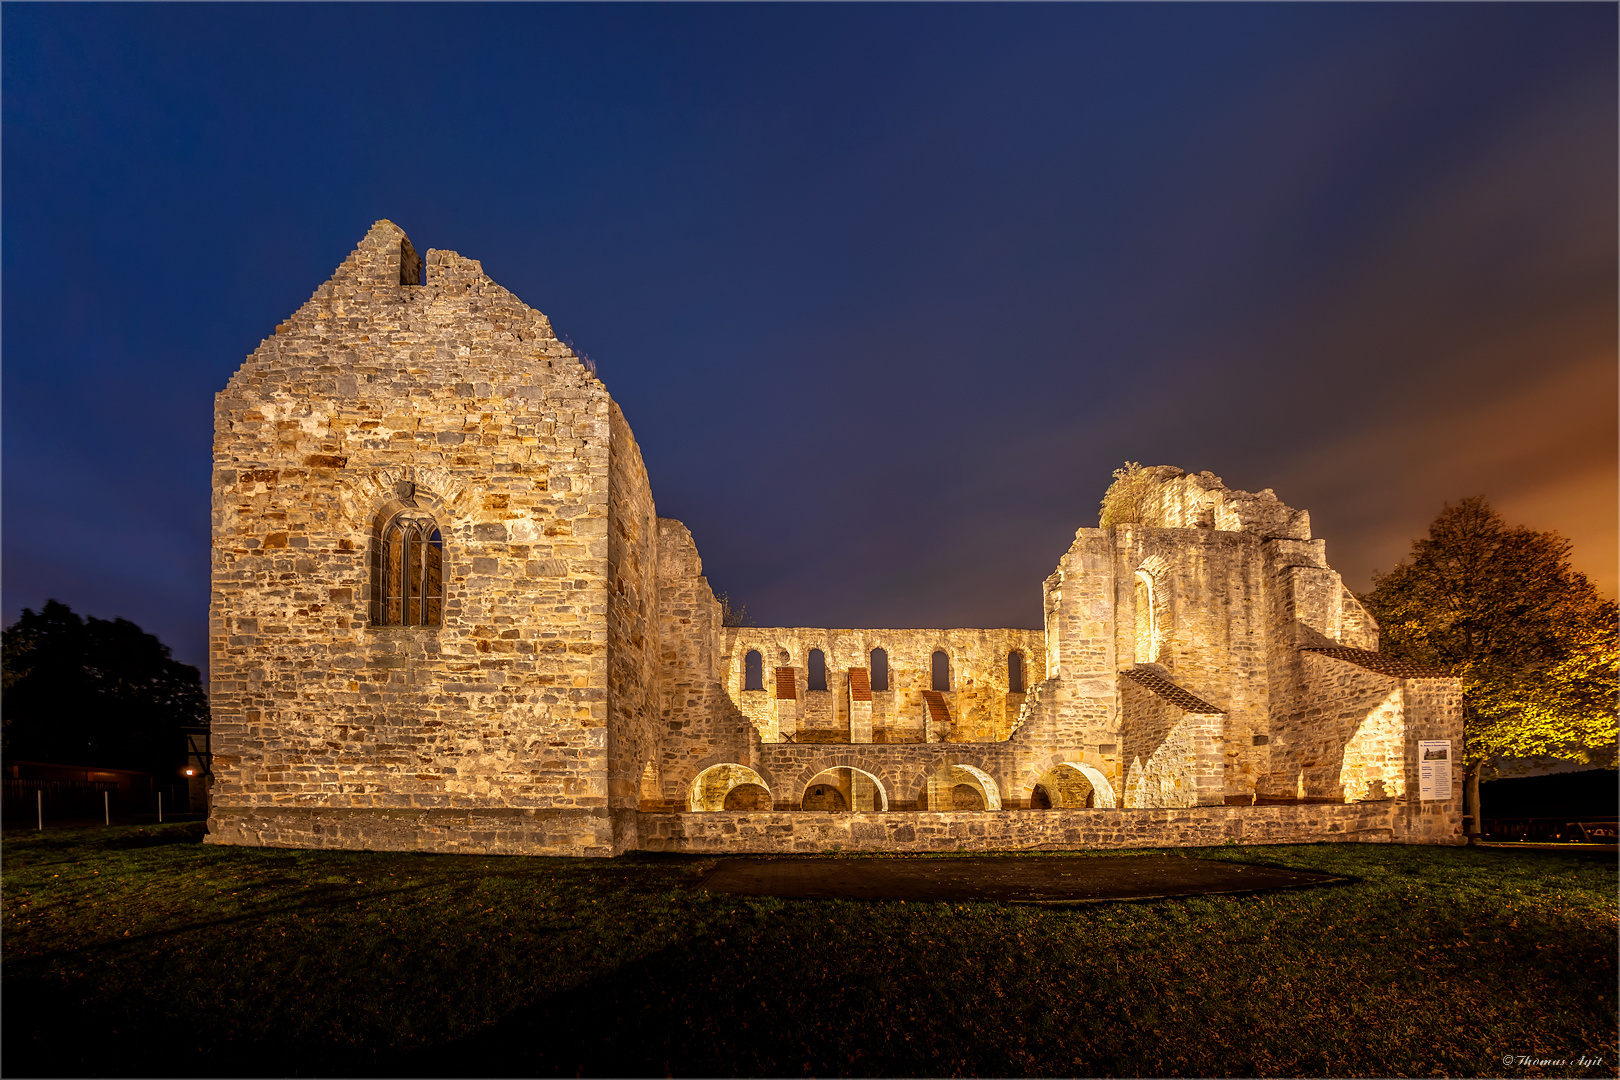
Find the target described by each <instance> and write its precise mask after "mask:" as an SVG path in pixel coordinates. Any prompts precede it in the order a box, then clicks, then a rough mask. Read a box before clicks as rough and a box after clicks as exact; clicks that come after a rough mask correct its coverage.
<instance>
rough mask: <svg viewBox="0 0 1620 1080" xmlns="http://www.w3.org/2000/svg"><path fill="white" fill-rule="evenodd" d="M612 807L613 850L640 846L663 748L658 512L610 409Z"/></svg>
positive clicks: (637, 451) (631, 443) (630, 443)
mask: <svg viewBox="0 0 1620 1080" xmlns="http://www.w3.org/2000/svg"><path fill="white" fill-rule="evenodd" d="M608 428H609V434H610V436H611V444H610V454H609V460H608V519H607V544H608V567H607V569H608V588H607V612H606V614H607V650H608V731H607V736H608V743H607V746H608V754H607V789H608V807H609V809H610V811H611V812H612V815H613V828H614V851H615V853H617V852H620V851H625V850H628V849H630V848H633V847H635V823H636V816H635V815H636V812H637V810H638V809H639V806H640V788H641V778H642V773H643V770H644V769H645V768H646V766H647V763H648V762H650V761H652V759H653V758H654V756H655V755H656V754H657V751H658V744H659V728H660V720H661V717H660V715H659V714H660V711H661V710H660V702H659V700H658V674H659V645H658V636H659V633H658V632H659V612H658V605H659V582H658V515H657V512H656V511H655V510H654V508H653V497H652V488H651V486H650V485H649V484H648V482H647V467H646V465H645V464H643V462H642V460H641V448H640V447H638V446H637V445H636V438H635V436H634V435H633V434H631V432H630V425H629V424H628V423H626V422H625V419H624V414H623V413H622V412H620V411H619V407H618V405H617V404H614V405H613V406H612V407H611V408H610V410H609V412H608Z"/></svg>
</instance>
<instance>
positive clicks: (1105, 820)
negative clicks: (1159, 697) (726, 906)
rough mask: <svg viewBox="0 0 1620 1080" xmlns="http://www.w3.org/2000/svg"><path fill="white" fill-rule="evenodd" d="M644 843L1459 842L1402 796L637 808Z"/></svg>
mask: <svg viewBox="0 0 1620 1080" xmlns="http://www.w3.org/2000/svg"><path fill="white" fill-rule="evenodd" d="M638 817H639V825H638V831H639V833H640V845H639V846H640V848H641V849H642V850H643V851H672V852H691V853H701V854H705V855H714V854H785V853H808V852H818V851H1069V850H1076V849H1085V848H1138V847H1211V846H1214V845H1217V844H1223V843H1225V842H1226V841H1228V840H1231V841H1234V842H1236V843H1240V844H1309V843H1315V842H1318V841H1324V840H1326V841H1351V842H1356V843H1389V842H1396V843H1403V842H1419V843H1439V844H1460V843H1462V842H1463V838H1462V836H1461V835H1460V829H1459V830H1458V834H1457V835H1455V836H1443V837H1442V836H1437V835H1434V834H1433V833H1429V834H1426V835H1422V836H1409V835H1408V829H1407V827H1406V823H1405V822H1406V818H1407V814H1406V812H1405V807H1404V806H1402V805H1401V804H1400V803H1399V802H1397V801H1396V800H1386V801H1383V802H1370V803H1348V804H1333V803H1312V804H1303V805H1296V806H1204V807H1189V808H1185V809H1167V810H1002V811H954V812H951V811H946V812H932V811H906V812H899V813H887V814H884V813H864V814H855V813H851V814H814V813H802V812H801V813H780V812H774V813H757V812H756V813H745V812H718V813H697V814H692V813H688V814H640V815H638Z"/></svg>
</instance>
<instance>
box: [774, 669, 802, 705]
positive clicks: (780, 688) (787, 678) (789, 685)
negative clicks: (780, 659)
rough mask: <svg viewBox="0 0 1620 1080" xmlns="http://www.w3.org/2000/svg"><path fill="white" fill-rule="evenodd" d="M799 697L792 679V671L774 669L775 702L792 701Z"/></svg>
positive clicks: (796, 686)
mask: <svg viewBox="0 0 1620 1080" xmlns="http://www.w3.org/2000/svg"><path fill="white" fill-rule="evenodd" d="M798 696H799V689H798V684H797V682H796V680H795V679H794V677H793V669H792V668H790V667H779V668H777V669H776V700H777V701H792V700H793V699H794V698H796V697H798Z"/></svg>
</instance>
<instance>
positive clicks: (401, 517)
mask: <svg viewBox="0 0 1620 1080" xmlns="http://www.w3.org/2000/svg"><path fill="white" fill-rule="evenodd" d="M396 494H397V498H394V499H390V500H389V501H388V503H387V504H386V505H384V506H383V507H382V508H381V509H379V510H378V512H377V514H376V515H375V516H374V517H373V518H372V526H371V545H370V553H369V557H368V560H367V562H368V571H369V578H370V580H369V581H368V583H367V592H368V598H369V601H370V603H369V609H370V610H369V616H370V617H369V619H368V626H369V628H371V629H373V630H392V631H410V632H421V633H436V632H437V631H438V630H439V629H441V628H442V627H443V626H444V609H445V600H446V589H445V585H446V580H445V579H446V573H445V569H446V567H447V566H448V564H449V554H448V552H447V551H446V544H445V540H444V529H443V528H442V527H441V526H440V525H439V519H438V515H437V514H435V513H433V512H432V511H431V510H429V509H426V508H424V507H422V506H421V505H419V504H418V502H417V491H416V486H415V485H414V484H411V483H402V484H400V485H399V489H398V491H397V493H396ZM396 529H397V530H398V531H399V537H400V544H401V547H400V549H398V550H397V551H396V550H395V549H393V547H392V538H393V533H394V531H395V530H396ZM413 535H415V536H420V537H421V539H420V540H417V541H415V542H414V546H418V547H419V550H420V553H421V556H422V562H421V566H422V571H421V576H420V578H419V579H418V580H417V586H418V590H419V596H420V597H421V599H420V600H419V601H418V603H419V604H420V606H419V607H418V608H417V617H416V619H415V621H408V620H409V616H410V611H409V604H410V595H409V593H408V592H406V591H405V590H404V589H403V588H402V590H401V595H400V596H399V597H398V601H399V609H398V612H397V615H398V618H397V620H396V619H394V618H393V617H392V616H394V615H395V612H393V611H391V610H390V601H392V600H394V599H395V598H394V597H391V596H389V595H388V594H389V591H390V590H389V589H388V579H389V577H390V576H391V575H392V570H393V566H394V562H393V560H394V559H396V558H398V559H400V561H401V562H402V563H403V566H402V570H405V571H408V570H409V569H410V562H411V560H410V558H409V554H410V547H411V546H413V544H412V541H411V540H410V537H411V536H413ZM434 563H437V573H436V574H435V573H434V569H435V568H434ZM401 577H402V578H403V574H402V575H401ZM402 585H403V581H402Z"/></svg>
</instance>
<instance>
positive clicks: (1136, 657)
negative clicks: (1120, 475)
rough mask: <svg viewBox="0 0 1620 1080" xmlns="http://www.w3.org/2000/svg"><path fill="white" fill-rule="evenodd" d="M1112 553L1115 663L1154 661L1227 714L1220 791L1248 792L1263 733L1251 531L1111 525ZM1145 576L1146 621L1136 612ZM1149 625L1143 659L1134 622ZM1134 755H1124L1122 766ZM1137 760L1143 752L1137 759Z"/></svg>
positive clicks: (1257, 549)
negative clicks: (1151, 644)
mask: <svg viewBox="0 0 1620 1080" xmlns="http://www.w3.org/2000/svg"><path fill="white" fill-rule="evenodd" d="M1115 533H1116V543H1117V547H1118V553H1119V565H1118V568H1117V570H1116V581H1117V582H1118V586H1117V592H1116V602H1117V603H1118V605H1119V607H1118V610H1119V612H1120V618H1119V619H1118V624H1117V627H1116V634H1117V646H1116V648H1117V652H1118V655H1119V656H1120V657H1121V661H1122V662H1121V667H1126V666H1128V663H1129V662H1134V663H1138V664H1141V663H1155V664H1157V665H1158V666H1159V667H1160V668H1162V669H1163V670H1164V672H1165V673H1166V674H1167V675H1168V677H1169V678H1170V679H1171V680H1173V681H1174V682H1175V684H1176V685H1177V686H1181V687H1184V688H1185V689H1187V690H1188V691H1190V692H1191V693H1193V694H1194V695H1196V696H1197V697H1199V698H1201V699H1203V700H1204V701H1206V702H1208V703H1209V704H1211V705H1213V706H1215V708H1216V710H1218V711H1220V712H1222V713H1224V714H1225V720H1224V721H1223V724H1222V727H1221V730H1220V731H1219V732H1218V736H1219V738H1220V739H1221V740H1222V741H1221V752H1222V755H1223V761H1222V763H1221V774H1220V775H1221V781H1220V782H1221V789H1222V794H1223V796H1232V797H1235V798H1236V797H1242V796H1246V795H1250V794H1252V793H1253V791H1254V790H1255V786H1256V784H1257V782H1258V781H1259V779H1260V777H1261V776H1262V775H1263V774H1264V771H1265V767H1266V753H1265V749H1264V747H1263V746H1256V744H1255V739H1254V736H1256V735H1263V734H1265V733H1266V731H1267V729H1268V718H1269V712H1270V693H1269V686H1268V683H1267V679H1266V664H1267V659H1268V634H1267V631H1268V622H1269V618H1270V609H1269V606H1268V604H1267V602H1266V589H1265V586H1266V561H1265V557H1264V555H1263V553H1262V548H1261V541H1260V540H1259V538H1258V537H1256V536H1255V535H1253V534H1251V533H1241V532H1223V531H1218V530H1216V529H1213V528H1200V529H1160V528H1146V527H1143V526H1135V525H1126V526H1120V527H1118V528H1117V529H1116V530H1115ZM1144 579H1145V580H1146V581H1148V582H1150V588H1151V596H1152V598H1153V607H1154V611H1153V613H1152V616H1151V620H1149V618H1147V617H1145V614H1144V613H1143V612H1142V611H1140V610H1139V607H1140V606H1141V604H1142V603H1143V600H1144V597H1143V592H1144V590H1143V588H1142V587H1141V585H1140V582H1141V581H1143V580H1144ZM1149 621H1151V622H1152V623H1153V624H1154V626H1155V630H1156V637H1157V645H1158V648H1157V650H1156V652H1155V653H1154V655H1153V656H1151V657H1148V656H1143V655H1141V649H1140V648H1139V644H1140V643H1139V641H1138V638H1139V637H1141V636H1142V635H1140V634H1139V633H1138V628H1139V626H1140V625H1142V624H1145V623H1148V622H1149ZM1132 757H1134V754H1133V755H1132V756H1131V757H1126V758H1125V764H1126V765H1127V767H1128V766H1129V764H1130V761H1131V760H1132ZM1144 761H1146V758H1145V757H1144Z"/></svg>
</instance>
